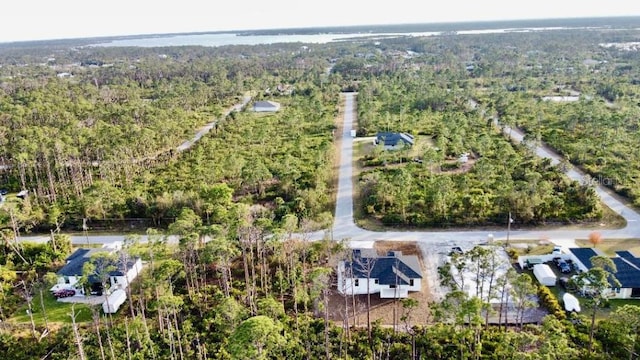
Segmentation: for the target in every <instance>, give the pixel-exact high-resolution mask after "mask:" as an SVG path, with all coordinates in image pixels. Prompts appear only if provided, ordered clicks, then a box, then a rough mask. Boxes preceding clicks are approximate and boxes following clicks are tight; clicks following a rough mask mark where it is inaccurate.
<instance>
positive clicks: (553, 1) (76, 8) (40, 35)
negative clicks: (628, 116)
mask: <svg viewBox="0 0 640 360" xmlns="http://www.w3.org/2000/svg"><path fill="white" fill-rule="evenodd" d="M0 12H1V13H2V15H3V16H2V20H1V21H0V42H10V41H23V40H43V39H62V38H82V37H95V36H112V35H138V34H157V33H175V32H196V31H221V30H249V29H274V28H298V27H314V26H340V25H373V24H403V23H434V22H436V23H437V22H457V21H486V20H515V19H546V18H567V17H600V16H632V15H638V16H640V1H637V0H608V1H602V0H598V1H596V0H537V1H519V0H512V1H508V0H439V1H433V0H392V1H388V0H350V1H349V0H318V1H309V0H228V1H220V0H179V1H175V0H154V1H150V0H106V1H86V0H84V1H80V0H60V1H53V0H4V1H3V4H2V6H1V7H0Z"/></svg>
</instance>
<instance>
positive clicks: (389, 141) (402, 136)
mask: <svg viewBox="0 0 640 360" xmlns="http://www.w3.org/2000/svg"><path fill="white" fill-rule="evenodd" d="M376 139H378V141H382V142H383V143H384V144H385V145H386V146H396V145H397V144H398V142H400V141H402V142H404V143H405V144H407V145H413V143H414V138H413V136H411V135H409V134H407V133H393V132H379V133H378V134H377V135H376Z"/></svg>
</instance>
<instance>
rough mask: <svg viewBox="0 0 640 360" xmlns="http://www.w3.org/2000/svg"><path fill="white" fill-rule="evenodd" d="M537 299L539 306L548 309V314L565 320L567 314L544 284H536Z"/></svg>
mask: <svg viewBox="0 0 640 360" xmlns="http://www.w3.org/2000/svg"><path fill="white" fill-rule="evenodd" d="M538 301H539V302H540V306H542V307H544V308H545V309H547V311H549V314H551V315H553V316H555V317H556V318H557V319H558V320H561V321H562V320H565V319H566V318H567V314H566V313H565V312H564V310H562V307H561V306H560V303H559V302H558V299H557V298H556V296H555V295H554V294H553V293H552V292H551V290H549V288H548V287H546V286H538Z"/></svg>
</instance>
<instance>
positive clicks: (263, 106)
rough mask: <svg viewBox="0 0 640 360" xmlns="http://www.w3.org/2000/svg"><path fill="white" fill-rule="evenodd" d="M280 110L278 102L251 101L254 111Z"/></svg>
mask: <svg viewBox="0 0 640 360" xmlns="http://www.w3.org/2000/svg"><path fill="white" fill-rule="evenodd" d="M278 110H280V103H277V102H275V101H256V102H255V103H253V111H255V112H276V111H278Z"/></svg>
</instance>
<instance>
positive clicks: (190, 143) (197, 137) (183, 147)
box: [177, 96, 251, 152]
mask: <svg viewBox="0 0 640 360" xmlns="http://www.w3.org/2000/svg"><path fill="white" fill-rule="evenodd" d="M249 101H251V97H250V96H245V97H243V98H242V102H241V103H240V104H235V105H233V106H232V107H230V108H229V109H227V111H226V112H225V113H224V114H222V117H221V118H222V119H224V118H225V117H226V116H227V115H229V114H231V112H232V111H241V110H242V108H244V107H245V106H246V105H247V104H248V103H249ZM217 122H218V119H213V120H212V121H211V122H210V123H208V124H207V125H205V126H204V127H203V128H202V129H200V130H199V131H198V132H197V133H196V134H195V135H194V136H193V138H192V139H191V140H187V141H185V142H183V143H182V144H181V145H180V146H178V148H177V150H178V152H181V151H185V150H188V149H190V148H191V147H192V146H193V145H195V143H197V142H198V141H199V140H200V139H201V138H202V137H203V136H204V135H205V134H207V133H208V132H209V131H211V129H213V128H214V127H215V126H216V123H217Z"/></svg>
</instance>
